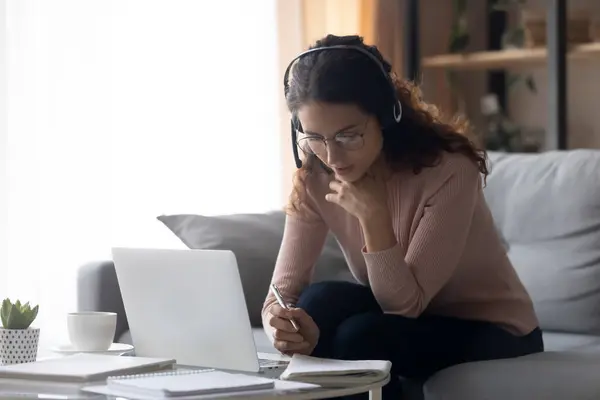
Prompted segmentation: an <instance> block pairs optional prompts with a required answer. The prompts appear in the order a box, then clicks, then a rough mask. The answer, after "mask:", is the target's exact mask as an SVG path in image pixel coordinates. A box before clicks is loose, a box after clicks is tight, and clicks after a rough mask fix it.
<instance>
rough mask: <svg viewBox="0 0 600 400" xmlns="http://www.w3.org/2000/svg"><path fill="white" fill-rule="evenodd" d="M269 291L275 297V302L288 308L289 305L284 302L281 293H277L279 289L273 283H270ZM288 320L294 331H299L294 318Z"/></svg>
mask: <svg viewBox="0 0 600 400" xmlns="http://www.w3.org/2000/svg"><path fill="white" fill-rule="evenodd" d="M271 292H273V294H274V295H275V298H276V299H277V302H278V303H279V305H280V306H281V307H282V308H284V309H286V310H289V307H288V306H287V304H285V301H283V297H281V293H279V289H277V286H275V284H274V283H271ZM290 322H291V323H292V326H293V327H294V329H295V330H296V331H299V330H300V328H298V324H296V321H294V319H293V318H292V319H290Z"/></svg>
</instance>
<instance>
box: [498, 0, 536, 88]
mask: <svg viewBox="0 0 600 400" xmlns="http://www.w3.org/2000/svg"><path fill="white" fill-rule="evenodd" d="M489 1H490V6H491V7H490V10H491V11H492V12H494V11H501V12H504V13H510V12H513V11H516V15H517V21H516V23H515V25H514V26H513V27H510V28H507V29H506V30H505V31H504V34H503V35H502V48H504V49H522V48H524V47H525V45H526V41H527V30H526V28H525V23H524V21H523V8H524V7H525V6H526V4H527V0H489ZM521 82H523V83H524V84H525V86H526V87H527V89H529V91H530V92H531V93H534V94H536V93H537V85H536V84H535V79H534V78H533V75H531V74H527V75H522V74H517V73H509V74H508V79H507V82H506V87H507V88H508V89H511V88H513V87H515V86H516V85H517V84H519V83H521Z"/></svg>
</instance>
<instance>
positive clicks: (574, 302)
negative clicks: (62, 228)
mask: <svg viewBox="0 0 600 400" xmlns="http://www.w3.org/2000/svg"><path fill="white" fill-rule="evenodd" d="M490 159H491V169H492V173H491V175H490V176H489V178H488V182H487V186H486V188H485V195H486V198H487V201H488V203H489V205H490V208H491V210H492V213H493V215H494V218H495V221H496V224H497V228H498V230H499V231H500V232H501V234H502V237H503V239H504V241H505V245H506V248H507V252H508V254H509V256H510V258H511V260H512V261H513V263H514V265H515V267H516V269H517V272H518V273H519V275H520V277H521V279H522V280H523V282H524V283H525V285H526V287H527V288H528V290H529V292H530V294H531V296H532V298H533V299H534V302H535V307H536V311H537V313H538V316H539V319H540V322H541V327H542V329H543V331H544V340H545V346H546V351H545V352H544V353H541V354H536V355H531V356H526V357H521V358H518V359H510V360H499V361H488V362H477V363H467V364H463V365H458V366H454V367H451V368H448V369H446V370H443V371H441V372H439V373H438V374H436V375H434V376H433V377H431V378H430V379H429V380H428V381H427V382H425V383H424V385H423V386H422V388H421V386H420V385H419V386H418V388H417V390H416V391H415V393H412V394H409V395H407V397H410V398H413V397H415V398H419V397H424V398H426V399H433V400H438V399H439V400H442V399H443V400H446V399H461V400H467V399H490V400H493V399H502V400H505V399H591V398H597V397H599V396H600V379H598V376H600V151H596V150H571V151H562V152H547V153H542V154H502V153H490ZM283 218H284V216H283V214H282V213H281V212H272V213H266V214H262V215H256V214H247V215H232V216H219V217H204V216H197V215H174V216H161V217H159V221H160V223H162V225H164V228H165V229H170V230H171V231H172V232H173V233H174V234H175V235H176V236H177V237H178V238H179V239H180V240H181V241H182V243H184V244H185V246H187V247H190V248H216V249H219V248H225V249H231V250H233V251H234V252H235V253H236V257H237V258H238V263H239V267H240V274H241V276H242V281H243V286H244V292H245V296H246V301H247V305H248V311H249V313H250V318H251V322H252V324H253V325H254V326H255V328H256V329H255V339H256V343H257V347H258V349H259V351H274V350H273V348H272V347H271V345H270V342H269V340H268V339H267V338H266V336H265V334H264V333H263V331H262V329H261V327H260V307H261V304H262V301H263V299H264V296H265V295H266V293H267V285H268V283H269V279H270V276H271V272H272V267H273V263H274V261H275V258H276V255H277V250H278V246H279V242H280V241H281V236H282V233H283ZM78 279H79V281H78V301H79V308H80V309H81V310H102V311H115V312H117V313H118V314H119V322H118V327H117V338H116V339H117V340H118V341H121V342H131V338H130V337H129V335H128V329H127V319H126V316H125V312H124V310H123V304H122V301H121V296H120V292H119V287H118V282H117V279H116V275H115V272H114V266H113V264H112V262H111V261H101V262H93V263H89V264H87V265H84V266H82V267H81V269H80V271H79V277H78ZM314 279H315V280H316V281H318V280H325V279H342V280H346V279H352V278H351V276H350V274H349V273H348V271H347V268H346V265H345V263H344V259H343V255H342V253H341V251H340V250H339V248H338V247H337V244H336V242H335V239H334V238H332V237H329V238H328V241H327V244H326V246H325V248H324V250H323V254H322V256H321V258H320V260H319V262H318V264H317V267H316V273H315V277H314Z"/></svg>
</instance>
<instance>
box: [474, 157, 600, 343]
mask: <svg viewBox="0 0 600 400" xmlns="http://www.w3.org/2000/svg"><path fill="white" fill-rule="evenodd" d="M490 160H491V171H492V172H491V174H490V176H489V177H488V182H487V187H486V188H485V196H486V199H487V201H488V204H489V205H490V208H491V211H492V214H493V216H494V219H495V221H496V224H497V227H498V229H499V231H500V233H501V235H502V237H503V239H504V241H505V244H506V246H507V249H508V255H509V257H510V259H511V260H512V262H513V264H514V266H515V268H516V270H517V272H518V274H519V276H520V277H521V279H522V281H523V283H524V284H525V286H526V287H527V289H528V291H529V293H530V295H531V296H532V298H533V301H534V303H535V309H536V312H537V315H538V317H539V319H540V324H541V326H542V328H543V329H544V330H551V331H562V332H572V333H581V334H590V335H594V334H600V151H597V150H571V151H551V152H546V153H541V154H501V153H490Z"/></svg>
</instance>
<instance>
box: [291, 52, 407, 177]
mask: <svg viewBox="0 0 600 400" xmlns="http://www.w3.org/2000/svg"><path fill="white" fill-rule="evenodd" d="M337 49H340V50H352V51H357V52H359V53H361V54H364V55H365V56H367V57H369V59H370V60H371V61H373V62H374V63H375V65H377V67H378V68H379V70H380V71H381V73H382V74H383V76H384V78H385V80H386V81H387V82H388V85H389V86H390V88H391V91H392V95H393V96H394V105H393V106H392V113H393V114H392V115H393V119H391V121H390V123H396V124H397V123H399V122H400V120H401V119H402V104H401V103H400V100H398V98H397V95H396V87H395V85H394V82H393V81H392V78H391V76H390V74H389V73H388V72H387V71H386V70H385V67H384V66H383V63H382V62H381V61H380V60H379V59H378V58H377V57H376V56H375V55H373V54H372V53H371V52H369V51H368V50H365V49H363V48H361V47H358V46H349V45H335V46H325V47H315V48H313V49H309V50H306V51H304V52H302V53H300V54H299V55H297V56H296V57H294V58H293V59H292V61H290V63H289V64H288V66H287V68H286V69H285V73H284V75H283V90H284V95H285V96H286V97H287V94H288V90H289V85H288V79H289V74H290V71H291V69H292V66H293V65H294V63H295V62H296V61H297V60H299V59H300V58H302V57H304V56H305V55H307V54H310V53H317V52H320V51H326V50H337ZM290 124H291V130H292V132H291V133H292V151H293V152H294V159H295V161H296V167H297V168H301V167H302V161H301V160H300V157H299V155H298V146H297V143H296V140H297V138H296V128H295V126H294V118H293V117H292V119H291V120H290Z"/></svg>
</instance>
